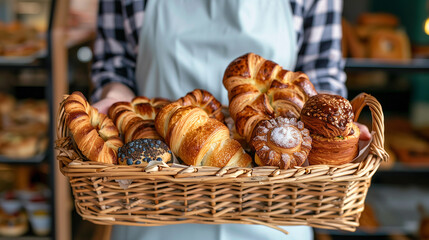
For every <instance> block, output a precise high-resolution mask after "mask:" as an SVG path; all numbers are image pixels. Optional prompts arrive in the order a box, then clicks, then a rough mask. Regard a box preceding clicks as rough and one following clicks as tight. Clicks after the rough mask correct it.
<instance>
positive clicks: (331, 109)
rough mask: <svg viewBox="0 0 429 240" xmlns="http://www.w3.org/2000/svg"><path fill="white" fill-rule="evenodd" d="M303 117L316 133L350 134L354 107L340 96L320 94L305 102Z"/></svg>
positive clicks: (334, 135) (309, 127) (335, 135)
mask: <svg viewBox="0 0 429 240" xmlns="http://www.w3.org/2000/svg"><path fill="white" fill-rule="evenodd" d="M301 119H302V121H304V123H305V127H306V128H307V129H308V130H310V131H311V132H312V133H314V134H318V135H322V136H325V137H337V136H348V135H349V134H350V131H352V129H353V109H352V105H351V104H350V102H349V101H348V100H347V99H345V98H343V97H341V96H339V95H329V94H318V95H315V96H313V97H310V98H309V99H308V101H307V102H306V103H305V105H304V107H303V109H302V112H301Z"/></svg>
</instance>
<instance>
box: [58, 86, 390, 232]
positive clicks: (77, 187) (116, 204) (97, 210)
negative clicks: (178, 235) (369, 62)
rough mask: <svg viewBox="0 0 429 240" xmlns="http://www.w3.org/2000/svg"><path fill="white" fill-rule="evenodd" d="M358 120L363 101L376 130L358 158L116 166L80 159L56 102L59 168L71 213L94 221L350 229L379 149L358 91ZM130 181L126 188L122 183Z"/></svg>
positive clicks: (372, 104) (380, 122)
mask: <svg viewBox="0 0 429 240" xmlns="http://www.w3.org/2000/svg"><path fill="white" fill-rule="evenodd" d="M352 105H353V108H354V111H355V120H357V118H358V116H359V115H360V112H361V110H362V108H363V107H364V106H369V108H370V110H371V114H372V131H374V132H375V134H374V136H373V141H372V142H371V145H370V147H369V149H370V150H369V154H368V156H367V157H366V158H365V159H364V160H363V161H362V162H360V163H348V164H344V165H340V166H328V165H312V166H307V167H296V168H294V169H287V170H282V169H279V168H277V167H255V168H221V169H220V168H215V167H193V166H182V165H175V164H169V165H166V164H164V165H152V166H148V167H138V166H119V165H109V164H101V163H96V162H89V161H84V160H83V158H82V157H81V155H80V153H79V151H76V150H75V146H74V144H73V142H72V141H71V138H70V137H69V135H68V130H67V128H66V125H65V121H64V111H63V109H62V107H60V113H59V114H60V115H59V119H60V120H59V124H58V139H57V142H56V145H57V149H58V150H59V153H58V155H57V159H58V160H59V163H60V164H59V168H60V171H61V172H62V173H63V174H64V175H65V176H67V177H68V179H69V181H70V185H71V188H72V192H73V196H74V201H75V207H76V211H77V212H78V213H79V214H80V215H81V216H82V218H83V219H86V220H88V221H91V222H93V223H96V224H105V225H112V224H120V225H133V226H159V225H168V224H181V223H203V224H222V223H240V224H262V225H266V226H270V227H272V228H275V229H278V230H280V231H284V230H282V229H281V228H279V227H278V226H280V225H281V226H286V225H308V226H312V227H316V228H325V229H340V230H346V231H355V229H356V227H358V226H359V217H360V215H361V212H362V211H363V208H364V201H365V198H366V195H367V191H368V188H369V186H370V184H371V178H372V176H373V175H374V173H375V172H376V170H377V169H378V167H379V165H380V163H381V162H382V161H383V160H387V158H388V155H387V153H386V152H385V151H384V149H383V146H384V119H383V112H382V108H381V105H380V104H379V102H378V101H377V100H376V99H375V98H374V97H372V96H370V95H368V94H365V93H362V94H360V95H359V96H358V97H356V98H355V99H353V101H352ZM127 181H128V183H130V184H129V185H127V186H124V183H125V182H127Z"/></svg>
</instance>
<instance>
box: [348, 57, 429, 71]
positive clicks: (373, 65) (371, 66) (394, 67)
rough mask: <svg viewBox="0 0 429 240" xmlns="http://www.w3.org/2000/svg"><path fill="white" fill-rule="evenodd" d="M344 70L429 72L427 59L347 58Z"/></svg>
mask: <svg viewBox="0 0 429 240" xmlns="http://www.w3.org/2000/svg"><path fill="white" fill-rule="evenodd" d="M345 68H346V70H385V71H398V72H404V71H413V72H416V71H423V72H426V71H428V70H429V60H428V59H423V58H421V59H419V58H415V59H410V60H403V61H399V60H398V61H386V60H376V59H367V58H361V59H358V58H347V59H346V65H345Z"/></svg>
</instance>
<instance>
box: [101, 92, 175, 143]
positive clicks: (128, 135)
mask: <svg viewBox="0 0 429 240" xmlns="http://www.w3.org/2000/svg"><path fill="white" fill-rule="evenodd" d="M168 103H170V101H169V100H167V99H164V98H153V99H149V98H147V97H144V96H139V97H135V98H134V99H133V100H132V101H131V102H117V103H114V104H113V105H112V106H111V107H110V108H109V111H108V115H109V117H110V118H111V119H112V120H113V122H114V123H115V125H116V126H117V127H118V129H119V133H120V134H122V135H123V137H124V142H125V143H128V142H131V141H133V140H136V139H141V138H150V139H161V136H159V134H158V133H157V132H156V129H155V123H154V119H155V116H156V114H157V113H158V112H159V110H161V108H162V107H164V106H165V105H167V104H168Z"/></svg>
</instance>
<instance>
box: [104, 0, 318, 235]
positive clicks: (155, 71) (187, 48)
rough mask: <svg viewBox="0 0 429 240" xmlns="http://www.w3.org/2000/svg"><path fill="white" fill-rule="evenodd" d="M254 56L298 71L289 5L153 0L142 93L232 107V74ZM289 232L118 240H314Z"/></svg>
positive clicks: (150, 231) (201, 227) (210, 228)
mask: <svg viewBox="0 0 429 240" xmlns="http://www.w3.org/2000/svg"><path fill="white" fill-rule="evenodd" d="M248 52H253V53H256V54H258V55H261V56H262V57H264V58H266V59H270V60H273V61H275V62H277V63H278V64H280V65H281V66H282V67H284V68H286V69H290V70H293V69H294V67H295V62H296V57H297V50H296V33H295V31H294V26H293V16H292V11H291V9H290V4H289V1H287V0H269V1H267V0H149V1H148V3H147V6H146V10H145V15H144V23H143V26H142V30H141V35H140V42H139V53H138V60H137V65H136V82H137V87H138V91H139V92H138V93H139V95H143V96H147V97H151V98H152V97H165V98H169V99H171V100H176V99H178V98H180V97H183V96H184V95H185V94H186V93H188V92H190V91H192V90H194V89H196V88H202V89H205V90H208V91H209V92H211V93H212V94H213V95H214V96H215V97H216V98H217V99H218V100H219V101H221V102H222V104H224V105H227V104H228V97H227V96H228V95H227V91H226V89H225V88H224V87H223V85H222V78H223V74H224V71H225V69H226V67H227V66H228V64H229V63H230V62H231V61H232V60H234V59H235V58H237V57H239V56H241V55H243V54H245V53H248ZM285 229H286V230H287V231H289V233H290V234H289V235H288V236H286V235H284V234H283V233H282V232H280V231H277V230H274V229H271V228H269V227H265V226H258V225H243V224H220V225H208V224H178V225H167V226H159V227H129V226H115V227H114V228H113V231H112V239H133V240H140V239H144V240H146V239H147V240H158V239H160V240H164V239H174V240H198V239H204V240H240V239H243V240H252V239H255V240H261V239H264V240H269V239H273V240H278V239H297V240H298V239H299V240H306V239H313V232H312V229H311V228H310V227H306V226H293V227H285Z"/></svg>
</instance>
